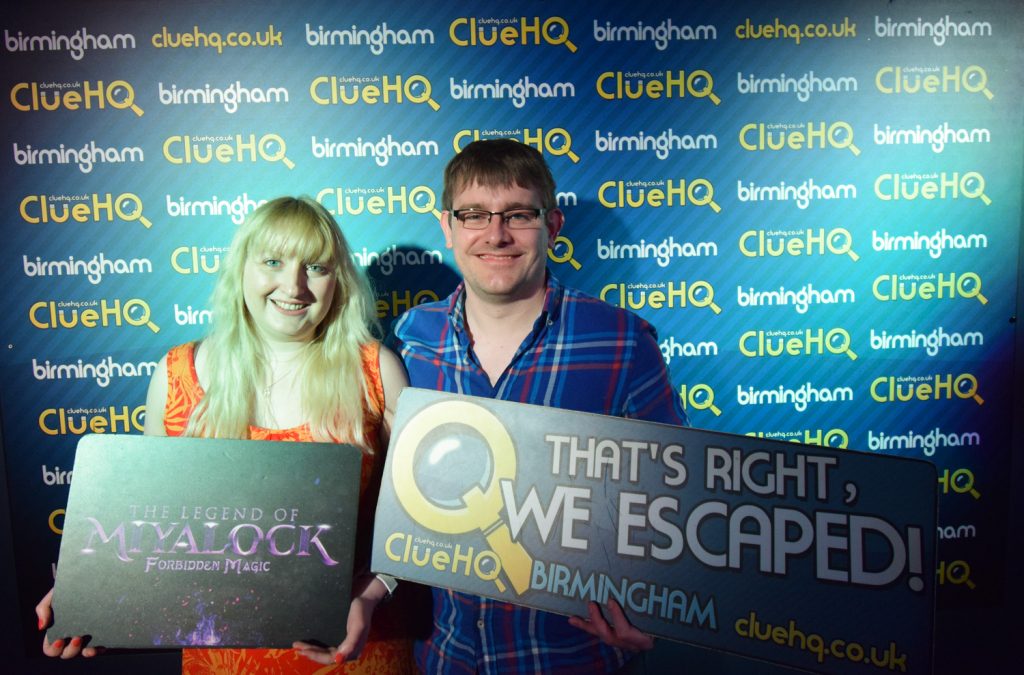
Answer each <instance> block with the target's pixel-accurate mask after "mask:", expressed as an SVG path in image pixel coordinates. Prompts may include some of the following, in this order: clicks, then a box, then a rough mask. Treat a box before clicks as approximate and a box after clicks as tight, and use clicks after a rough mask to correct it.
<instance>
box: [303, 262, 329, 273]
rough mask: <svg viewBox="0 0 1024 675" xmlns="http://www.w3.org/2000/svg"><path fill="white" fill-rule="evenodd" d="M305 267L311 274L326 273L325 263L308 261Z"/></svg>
mask: <svg viewBox="0 0 1024 675" xmlns="http://www.w3.org/2000/svg"><path fill="white" fill-rule="evenodd" d="M306 269H307V270H308V271H310V272H312V273H313V274H327V265H324V264H322V263H310V264H309V265H306Z"/></svg>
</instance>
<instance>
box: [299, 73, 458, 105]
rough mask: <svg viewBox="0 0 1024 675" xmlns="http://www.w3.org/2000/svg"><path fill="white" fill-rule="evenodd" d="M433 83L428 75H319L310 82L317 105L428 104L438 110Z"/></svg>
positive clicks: (313, 98)
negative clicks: (433, 94)
mask: <svg viewBox="0 0 1024 675" xmlns="http://www.w3.org/2000/svg"><path fill="white" fill-rule="evenodd" d="M432 92H433V85H431V83H430V80H429V79H428V78H427V77H426V76H424V75H418V74H417V75H401V74H399V75H383V76H381V75H369V76H357V75H347V76H339V75H329V76H328V75H319V76H317V77H314V78H313V80H312V81H311V82H310V83H309V97H310V98H311V99H312V100H313V102H314V103H316V104H317V105H357V104H364V105H371V106H372V105H378V104H384V105H390V104H391V103H395V104H402V103H404V102H406V101H408V102H409V103H412V104H416V105H418V104H424V103H425V104H427V105H428V106H430V108H431V109H432V110H433V111H434V112H437V111H438V110H440V109H441V104H440V103H438V102H437V101H435V100H434V99H433V96H432Z"/></svg>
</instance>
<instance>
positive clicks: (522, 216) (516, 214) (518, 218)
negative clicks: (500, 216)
mask: <svg viewBox="0 0 1024 675" xmlns="http://www.w3.org/2000/svg"><path fill="white" fill-rule="evenodd" d="M505 218H507V219H508V220H509V221H511V222H513V223H525V222H527V221H529V220H530V219H531V218H533V214H532V213H530V212H528V211H509V212H508V213H506V214H505Z"/></svg>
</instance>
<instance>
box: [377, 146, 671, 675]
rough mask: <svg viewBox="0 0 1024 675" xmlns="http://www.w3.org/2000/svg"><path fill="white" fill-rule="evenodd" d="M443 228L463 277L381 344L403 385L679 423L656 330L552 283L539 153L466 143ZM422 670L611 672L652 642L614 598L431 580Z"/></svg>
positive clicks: (450, 180)
mask: <svg viewBox="0 0 1024 675" xmlns="http://www.w3.org/2000/svg"><path fill="white" fill-rule="evenodd" d="M442 206H443V208H444V212H443V213H442V215H441V230H442V231H443V232H444V238H445V243H446V244H447V246H448V248H450V249H452V250H453V252H454V255H455V264H456V266H457V267H458V269H459V271H460V272H461V274H462V276H463V282H462V283H461V284H460V285H459V286H458V288H456V289H455V291H454V292H453V293H452V295H451V296H450V297H448V298H447V299H446V300H442V301H440V302H434V303H428V304H424V305H420V306H418V307H415V308H413V309H412V310H410V311H408V312H406V313H405V314H404V315H403V316H402V317H401V318H400V319H399V320H398V321H397V322H396V323H395V325H394V328H393V332H392V335H391V343H392V346H393V347H394V348H395V350H396V351H397V352H398V353H399V354H401V356H402V358H403V360H404V361H405V364H406V368H407V369H408V371H409V379H410V383H411V384H412V386H414V387H423V388H428V389H437V390H442V391H448V392H453V393H458V394H468V395H472V396H488V397H492V398H498V399H503V400H507V401H519V402H524V403H533V404H538V405H548V406H552V407H556V408H564V409H567V410H579V411H585V412H592V413H599V414H605V415H619V416H622V417H634V418H640V419H645V420H650V421H657V422H666V423H669V424H677V425H683V424H685V423H686V415H685V413H684V412H683V411H682V409H681V408H680V405H679V398H678V397H677V396H676V395H675V393H674V392H673V390H672V387H671V385H670V383H669V381H668V375H667V372H666V369H665V364H664V361H663V360H662V357H661V353H660V351H659V350H658V345H657V342H656V340H655V336H654V331H653V329H652V328H651V327H650V325H649V324H647V323H646V322H645V321H643V320H642V319H640V318H639V317H637V316H636V315H634V314H631V313H629V312H627V311H625V310H622V309H619V308H617V307H612V306H611V305H608V304H606V303H604V302H602V301H600V300H598V299H597V298H593V297H590V296H588V295H585V294H583V293H581V292H579V291H576V290H574V289H570V288H566V287H565V286H562V285H561V284H560V283H559V282H558V281H557V280H556V279H555V278H554V277H553V276H552V275H551V274H550V273H548V271H547V252H548V248H549V247H550V246H551V245H552V243H553V242H554V240H555V238H556V237H557V236H558V232H559V231H560V230H561V228H562V224H563V222H564V216H563V214H562V212H561V211H560V210H559V209H558V206H557V204H556V202H555V183H554V179H553V178H552V176H551V172H550V170H549V169H548V166H547V164H546V163H545V161H544V158H543V157H542V156H541V154H540V153H539V152H538V151H536V150H534V149H533V148H531V147H529V146H526V145H523V144H521V143H518V142H516V141H513V140H509V139H501V140H490V141H476V142H474V143H470V144H469V145H467V146H466V147H465V148H464V149H463V150H462V152H461V153H459V154H458V155H456V156H455V158H453V159H452V160H451V161H450V162H449V163H448V166H447V168H446V169H445V174H444V193H443V195H442ZM433 602H434V631H433V634H432V635H431V636H430V638H429V639H428V640H427V641H426V642H425V643H423V644H420V645H418V646H417V654H416V658H417V662H418V664H419V666H420V668H421V669H422V670H423V671H424V672H427V673H453V672H487V673H502V674H504V673H535V672H545V673H550V672H558V673H566V672H579V673H601V672H605V673H611V672H615V671H617V670H619V669H621V668H622V666H623V664H625V663H626V661H628V660H629V658H630V656H631V655H632V654H633V653H635V651H637V650H642V649H650V648H651V647H652V646H653V644H654V643H653V640H652V639H651V638H650V637H649V636H648V635H646V634H644V633H642V632H640V631H639V630H637V629H636V628H634V627H633V626H632V625H630V624H629V622H628V621H627V620H626V618H625V616H624V614H623V612H622V609H621V608H620V607H619V606H618V605H617V604H615V603H614V601H612V602H611V603H610V605H609V607H607V608H606V609H607V616H608V620H607V621H606V620H605V617H604V616H602V613H601V610H600V609H599V608H598V606H597V605H596V603H590V606H589V608H588V612H589V616H588V617H587V618H581V617H574V618H572V619H568V618H566V617H563V616H558V615H555V614H550V613H547V612H541V611H538V610H534V609H529V608H526V607H520V606H516V605H511V604H507V603H504V602H498V601H495V600H489V599H486V598H480V597H476V596H472V595H467V594H464V593H456V592H454V591H449V590H443V589H434V590H433Z"/></svg>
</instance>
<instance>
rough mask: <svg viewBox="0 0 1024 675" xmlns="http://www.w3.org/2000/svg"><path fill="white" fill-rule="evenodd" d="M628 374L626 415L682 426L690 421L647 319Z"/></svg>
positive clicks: (638, 337) (640, 328) (643, 324)
mask: <svg viewBox="0 0 1024 675" xmlns="http://www.w3.org/2000/svg"><path fill="white" fill-rule="evenodd" d="M628 377H629V382H630V384H629V399H628V401H627V403H626V406H627V415H626V416H627V417H632V418H635V419H641V420H644V421H647V422H661V423H663V424H674V425H676V426H681V427H685V426H689V425H690V420H689V418H688V417H687V415H686V411H685V410H683V405H682V398H681V397H680V396H679V394H677V393H676V391H675V389H674V387H673V386H672V381H671V380H670V378H669V373H668V367H667V366H666V365H665V359H664V358H663V357H662V355H661V350H660V349H659V348H658V342H657V337H656V334H655V331H654V328H653V327H652V326H651V325H650V324H648V323H647V322H645V321H641V325H640V327H639V329H638V330H637V338H636V353H635V354H634V358H633V359H632V361H631V364H630V369H629V374H628Z"/></svg>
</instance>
